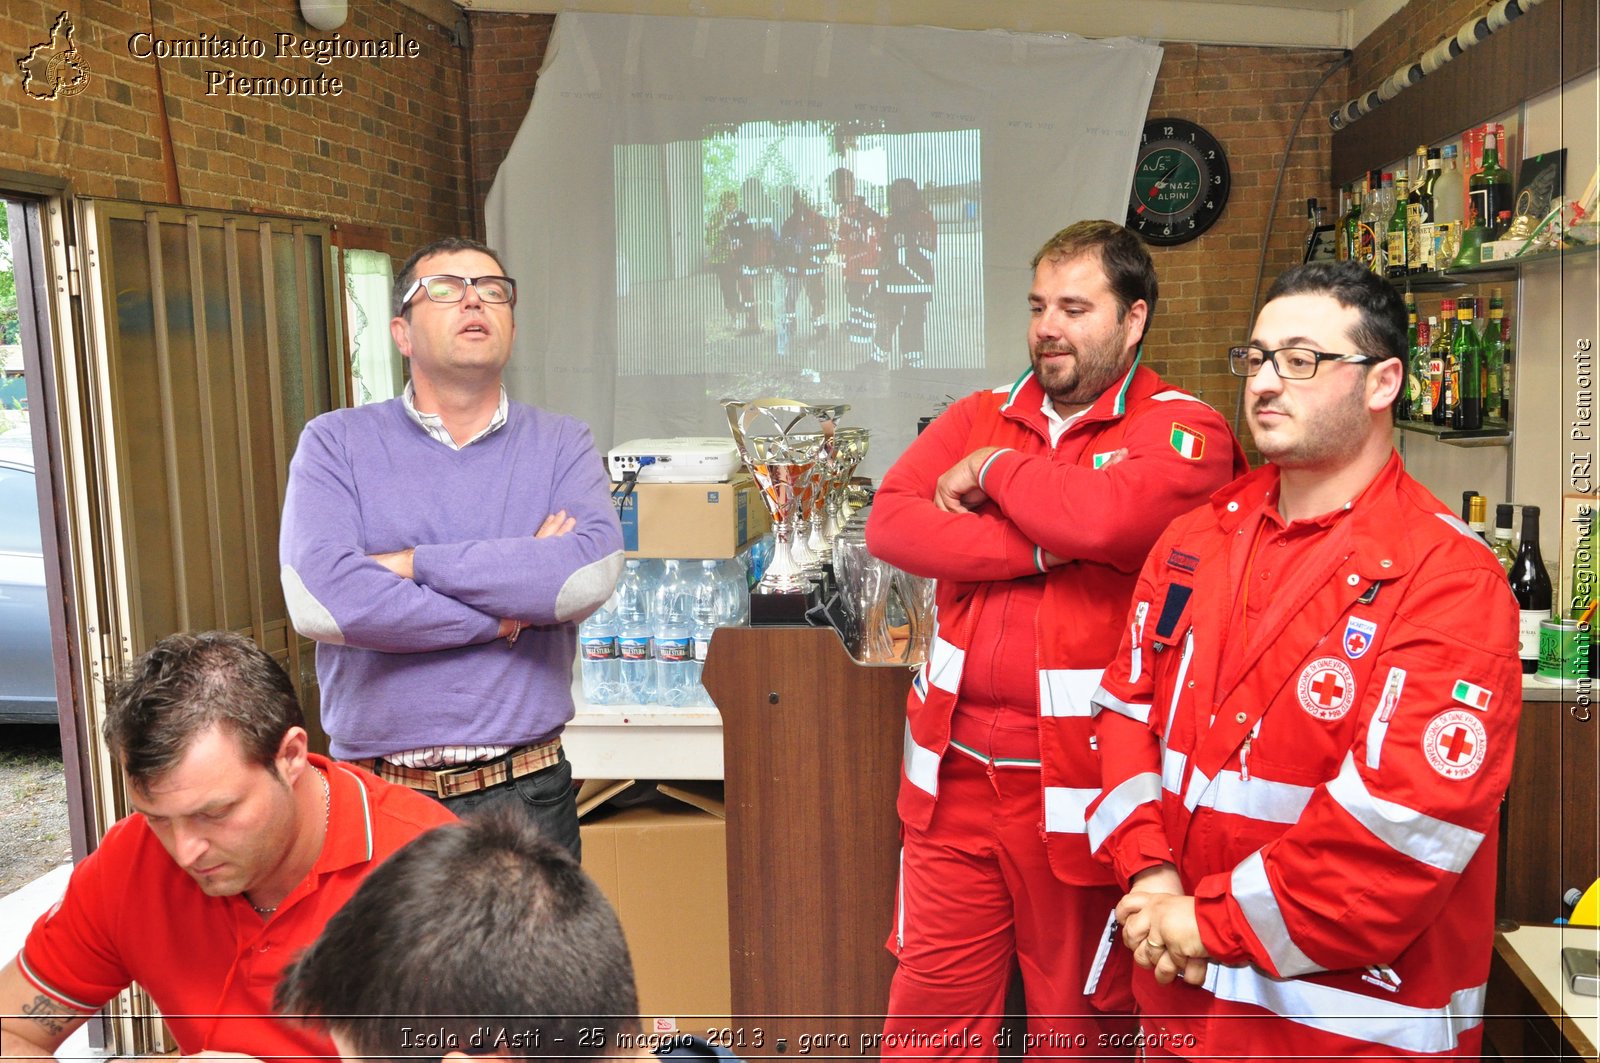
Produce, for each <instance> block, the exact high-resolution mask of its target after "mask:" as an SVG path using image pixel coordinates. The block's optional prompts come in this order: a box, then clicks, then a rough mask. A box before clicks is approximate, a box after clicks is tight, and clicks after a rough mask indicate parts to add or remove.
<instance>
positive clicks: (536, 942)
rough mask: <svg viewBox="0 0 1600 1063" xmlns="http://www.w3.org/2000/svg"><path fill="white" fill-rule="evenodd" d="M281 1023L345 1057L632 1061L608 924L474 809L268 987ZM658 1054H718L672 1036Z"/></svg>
mask: <svg viewBox="0 0 1600 1063" xmlns="http://www.w3.org/2000/svg"><path fill="white" fill-rule="evenodd" d="M276 1005H277V1008H278V1010H279V1012H280V1013H282V1014H283V1015H284V1016H285V1017H289V1018H293V1019H297V1020H300V1021H303V1022H306V1023H308V1024H310V1025H313V1026H319V1027H326V1028H327V1031H328V1033H329V1034H330V1035H331V1037H332V1039H333V1042H334V1044H335V1045H337V1046H338V1049H339V1054H340V1055H341V1056H342V1057H343V1058H345V1059H347V1060H354V1059H373V1060H410V1059H414V1058H415V1057H418V1056H421V1057H426V1058H429V1059H440V1058H442V1059H444V1060H445V1061H446V1063H453V1061H459V1060H462V1059H464V1058H465V1057H468V1056H482V1055H489V1054H500V1055H508V1056H513V1057H534V1058H555V1059H582V1058H589V1057H616V1056H644V1055H648V1054H649V1051H648V1047H647V1046H650V1045H655V1044H659V1043H660V1039H659V1038H654V1037H652V1038H646V1037H644V1036H641V1034H640V1029H639V1020H638V1001H637V997H636V994H635V992H634V979H633V963H632V961H631V960H630V958H629V956H628V945H627V942H626V941H625V940H624V939H623V936H622V927H621V926H620V925H619V924H618V922H617V916H616V913H615V912H614V911H613V910H612V908H611V905H610V904H609V903H608V902H607V901H606V899H605V897H604V896H603V895H602V894H601V892H600V888H599V887H598V886H596V885H595V884H594V882H593V880H591V879H590V878H589V876H588V875H586V874H584V872H583V869H582V868H581V867H579V866H578V864H577V862H576V861H575V860H573V859H572V856H571V855H570V854H569V853H568V852H567V851H566V850H565V849H564V848H562V847H561V846H559V845H556V844H554V843H552V842H551V841H550V840H549V839H547V838H545V837H544V836H542V835H541V834H540V833H539V832H538V831H537V830H536V829H534V827H533V826H532V825H531V824H529V823H528V822H527V820H526V819H525V818H524V817H519V816H517V815H515V814H514V813H512V812H510V811H509V810H506V809H495V810H490V811H486V812H484V813H482V814H480V815H478V816H475V817H474V818H472V819H470V820H467V821H465V822H462V823H458V824H453V825H450V826H447V827H441V828H440V829H438V830H435V831H430V832H429V833H427V834H425V835H423V836H422V837H420V838H418V839H417V840H416V841H414V842H412V843H411V844H410V845H408V846H406V847H405V848H404V849H402V850H401V851H400V852H398V853H396V854H395V855H394V856H393V857H392V858H391V859H390V860H389V861H388V862H387V863H385V864H384V865H383V866H382V867H380V868H379V869H378V870H377V871H375V872H373V873H372V875H371V876H369V877H368V879H367V881H366V882H365V883H363V884H362V887H361V889H359V890H357V891H356V894H355V896H354V897H352V898H351V899H350V902H349V903H348V904H346V905H345V907H344V908H343V910H341V911H340V912H339V913H338V914H337V915H335V916H334V917H333V918H332V919H330V920H329V921H328V925H327V927H326V929H324V930H323V932H322V936H321V937H320V938H318V939H317V941H316V942H315V943H314V944H313V945H312V946H311V947H310V948H309V949H307V950H306V951H305V952H304V953H303V954H302V955H301V957H300V959H299V960H298V961H297V962H296V963H295V964H294V966H292V967H291V968H290V969H289V970H288V971H287V972H286V973H285V975H284V978H283V981H282V982H281V983H280V984H279V986H278V992H277V999H276ZM658 1054H660V1055H671V1056H687V1057H691V1058H692V1057H720V1058H723V1059H730V1058H732V1057H731V1056H730V1055H729V1054H728V1053H727V1052H725V1051H723V1050H721V1049H715V1048H712V1047H711V1046H709V1045H707V1044H706V1043H705V1042H704V1041H700V1040H698V1039H696V1038H692V1037H688V1036H687V1035H681V1036H675V1037H672V1038H670V1039H669V1040H668V1043H666V1044H665V1045H664V1046H663V1047H662V1048H661V1049H660V1050H659V1052H658Z"/></svg>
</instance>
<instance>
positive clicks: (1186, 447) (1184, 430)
mask: <svg viewBox="0 0 1600 1063" xmlns="http://www.w3.org/2000/svg"><path fill="white" fill-rule="evenodd" d="M1167 442H1168V443H1170V444H1172V449H1173V450H1175V451H1177V452H1178V456H1179V457H1183V458H1188V459H1189V460H1190V461H1199V460H1200V459H1201V458H1202V457H1203V456H1204V455H1205V452H1206V437H1205V435H1204V434H1203V433H1200V432H1196V431H1195V430H1194V429H1193V428H1190V427H1189V426H1188V425H1185V424H1179V423H1178V422H1177V421H1173V422H1172V434H1171V435H1169V436H1168V437H1167Z"/></svg>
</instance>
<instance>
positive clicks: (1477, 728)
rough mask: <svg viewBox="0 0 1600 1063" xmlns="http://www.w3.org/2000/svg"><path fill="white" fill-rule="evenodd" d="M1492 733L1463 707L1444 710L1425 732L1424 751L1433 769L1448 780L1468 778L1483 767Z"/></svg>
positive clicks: (1423, 738) (1423, 737)
mask: <svg viewBox="0 0 1600 1063" xmlns="http://www.w3.org/2000/svg"><path fill="white" fill-rule="evenodd" d="M1488 746H1489V734H1488V732H1487V731H1485V730H1484V729H1483V723H1482V721H1480V720H1479V719H1478V718H1477V717H1476V716H1474V715H1473V714H1472V713H1470V712H1467V711H1466V710H1464V709H1450V710H1449V711H1448V712H1441V713H1440V714H1439V715H1437V716H1435V717H1434V718H1433V720H1432V721H1431V722H1430V723H1429V724H1428V728H1427V730H1425V731H1423V732H1422V752H1423V753H1424V754H1426V755H1427V758H1428V763H1429V764H1431V765H1433V770H1434V771H1436V772H1438V773H1439V774H1440V775H1443V776H1444V777H1445V778H1446V779H1466V778H1470V777H1471V776H1472V775H1474V774H1476V773H1477V771H1478V769H1479V768H1481V767H1482V766H1483V759H1484V755H1485V753H1486V752H1487V750H1488Z"/></svg>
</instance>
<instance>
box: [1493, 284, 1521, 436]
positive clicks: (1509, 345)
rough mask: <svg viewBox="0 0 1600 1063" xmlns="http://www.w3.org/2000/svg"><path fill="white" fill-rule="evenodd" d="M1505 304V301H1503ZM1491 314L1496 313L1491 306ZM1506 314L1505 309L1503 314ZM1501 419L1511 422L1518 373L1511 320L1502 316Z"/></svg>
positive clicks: (1502, 310) (1502, 311) (1502, 309)
mask: <svg viewBox="0 0 1600 1063" xmlns="http://www.w3.org/2000/svg"><path fill="white" fill-rule="evenodd" d="M1501 302H1504V300H1501ZM1489 312H1490V313H1491V314H1493V313H1494V309H1493V306H1492V305H1491V307H1490V310H1489ZM1504 313H1505V309H1504V307H1502V308H1501V314H1502V315H1503V314H1504ZM1500 351H1501V353H1500V419H1501V420H1502V421H1505V422H1507V423H1509V422H1510V421H1511V386H1512V384H1513V383H1514V382H1515V380H1516V376H1517V374H1516V372H1515V370H1514V367H1513V366H1512V362H1513V361H1514V360H1515V359H1516V351H1515V350H1514V349H1513V339H1512V333H1511V319H1510V318H1508V317H1504V316H1502V317H1501V319H1500Z"/></svg>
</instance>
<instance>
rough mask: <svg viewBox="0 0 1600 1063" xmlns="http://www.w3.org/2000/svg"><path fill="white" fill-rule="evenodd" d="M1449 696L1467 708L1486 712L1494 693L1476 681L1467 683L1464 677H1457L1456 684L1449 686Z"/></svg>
mask: <svg viewBox="0 0 1600 1063" xmlns="http://www.w3.org/2000/svg"><path fill="white" fill-rule="evenodd" d="M1450 697H1451V698H1453V699H1454V700H1456V701H1459V702H1461V704H1463V705H1465V706H1466V707H1467V708H1469V709H1477V710H1478V711H1479V712H1486V711H1488V708H1489V701H1490V700H1491V699H1492V698H1493V697H1494V695H1493V694H1491V693H1490V692H1489V691H1488V690H1487V689H1486V688H1484V687H1480V686H1479V685H1478V684H1476V683H1469V682H1467V681H1466V680H1465V679H1457V680H1456V685H1455V686H1454V687H1453V688H1451V691H1450Z"/></svg>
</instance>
